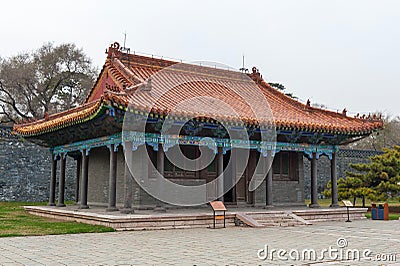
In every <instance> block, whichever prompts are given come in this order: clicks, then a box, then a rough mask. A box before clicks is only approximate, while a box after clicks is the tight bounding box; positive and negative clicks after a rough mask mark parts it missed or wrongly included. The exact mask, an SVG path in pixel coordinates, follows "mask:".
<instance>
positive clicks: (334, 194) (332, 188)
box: [331, 152, 339, 207]
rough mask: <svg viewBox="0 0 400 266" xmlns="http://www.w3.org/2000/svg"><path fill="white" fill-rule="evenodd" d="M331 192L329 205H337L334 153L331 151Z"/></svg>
mask: <svg viewBox="0 0 400 266" xmlns="http://www.w3.org/2000/svg"><path fill="white" fill-rule="evenodd" d="M331 184H332V186H331V192H332V193H331V194H332V204H331V207H339V202H338V185H337V175H336V153H335V152H334V153H332V159H331Z"/></svg>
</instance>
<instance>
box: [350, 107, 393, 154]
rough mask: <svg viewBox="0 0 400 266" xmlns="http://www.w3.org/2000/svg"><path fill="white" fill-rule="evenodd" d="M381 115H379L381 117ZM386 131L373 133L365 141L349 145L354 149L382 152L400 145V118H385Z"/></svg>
mask: <svg viewBox="0 0 400 266" xmlns="http://www.w3.org/2000/svg"><path fill="white" fill-rule="evenodd" d="M379 115H380V114H378V116H379ZM383 123H384V129H383V130H380V131H378V132H375V133H372V134H371V135H370V136H368V137H367V138H365V139H362V140H360V141H358V142H355V143H352V144H350V145H349V147H350V148H354V149H366V150H375V151H381V150H382V149H383V148H388V149H390V148H393V147H394V146H398V145H400V117H399V116H397V117H394V118H392V117H390V116H386V117H385V118H384V121H383Z"/></svg>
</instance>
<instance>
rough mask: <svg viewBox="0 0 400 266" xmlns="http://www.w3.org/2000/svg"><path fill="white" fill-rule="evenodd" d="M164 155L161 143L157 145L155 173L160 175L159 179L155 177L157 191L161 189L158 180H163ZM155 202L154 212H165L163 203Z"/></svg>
mask: <svg viewBox="0 0 400 266" xmlns="http://www.w3.org/2000/svg"><path fill="white" fill-rule="evenodd" d="M164 157H165V153H164V147H163V145H162V144H161V143H159V144H158V151H157V171H158V172H159V174H160V177H157V179H156V181H155V182H156V186H157V190H161V189H163V188H162V187H161V186H160V181H161V180H159V178H164V160H165V158H164ZM155 200H156V207H155V208H154V211H158V212H165V211H166V210H165V207H164V206H163V203H162V202H161V201H160V200H159V199H155Z"/></svg>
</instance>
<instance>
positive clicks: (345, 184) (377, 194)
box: [324, 146, 400, 206]
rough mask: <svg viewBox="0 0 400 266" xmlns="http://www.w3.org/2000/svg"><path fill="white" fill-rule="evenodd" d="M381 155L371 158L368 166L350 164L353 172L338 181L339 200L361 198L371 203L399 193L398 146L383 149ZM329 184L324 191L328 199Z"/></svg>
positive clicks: (399, 157)
mask: <svg viewBox="0 0 400 266" xmlns="http://www.w3.org/2000/svg"><path fill="white" fill-rule="evenodd" d="M383 152H384V153H383V154H382V155H377V156H373V157H371V158H370V163H368V164H350V167H351V168H353V169H354V170H356V171H355V172H347V173H346V178H345V179H344V178H341V179H339V180H338V197H339V200H343V199H350V198H352V199H353V201H354V203H355V201H356V199H357V198H361V199H362V202H363V206H365V199H369V200H372V201H378V200H387V199H388V198H395V197H396V196H398V195H399V192H400V185H399V184H400V146H394V147H393V149H383ZM330 187H331V184H330V183H328V188H327V189H326V190H325V191H324V195H325V196H327V197H330V196H331V195H330Z"/></svg>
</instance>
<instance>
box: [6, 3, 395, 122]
mask: <svg viewBox="0 0 400 266" xmlns="http://www.w3.org/2000/svg"><path fill="white" fill-rule="evenodd" d="M0 25H1V27H0V38H1V45H0V57H8V56H11V55H15V54H17V53H19V52H23V51H31V50H34V49H36V48H38V47H40V46H41V45H42V44H43V43H44V42H48V41H51V42H54V44H60V43H65V42H73V43H75V44H76V45H77V46H78V47H81V48H83V50H84V52H85V53H86V54H87V55H88V56H89V57H91V58H92V59H93V62H94V63H95V64H96V65H97V66H99V68H100V67H101V66H102V65H103V63H104V60H105V58H106V55H105V53H104V52H105V49H106V48H107V47H108V46H109V44H110V43H112V42H114V41H119V42H120V43H123V39H124V36H123V33H124V32H126V33H127V45H126V46H127V47H130V48H131V51H140V52H144V53H148V54H155V55H160V56H164V57H171V58H176V59H183V60H186V61H195V60H207V61H216V62H220V63H223V64H226V65H229V66H232V67H235V68H237V69H238V68H240V67H241V65H242V55H243V54H244V55H245V65H246V67H247V68H249V69H251V67H252V66H257V67H258V68H259V69H260V72H261V73H262V75H263V77H264V79H266V80H267V81H268V82H280V83H282V84H284V85H285V86H286V87H287V90H288V91H289V92H293V94H294V95H296V96H298V97H299V98H300V99H301V100H303V101H306V100H307V99H310V100H311V102H312V103H315V102H317V103H320V104H324V105H326V106H328V107H329V109H333V110H340V111H341V110H342V109H343V108H345V107H346V108H347V109H348V110H349V112H350V113H351V114H355V113H357V112H360V113H368V112H374V111H382V112H385V113H389V114H391V115H400V104H399V103H400V92H399V84H400V1H396V0H393V1H385V0H383V1H366V0H360V1H355V0H354V1H350V0H345V1H337V0H336V1H321V0H315V1H311V0H293V1H278V0H275V1H244V0H241V1H204V0H202V1H183V0H182V1H168V0H166V1H161V0H160V1H150V0H141V1H116V0H113V1H111V0H109V1H99V0H98V1H85V0H80V1H73V0H69V1H54V0H53V1H50V0H49V1H41V0H35V1H18V0H13V1H3V2H2V3H1V15H0Z"/></svg>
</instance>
